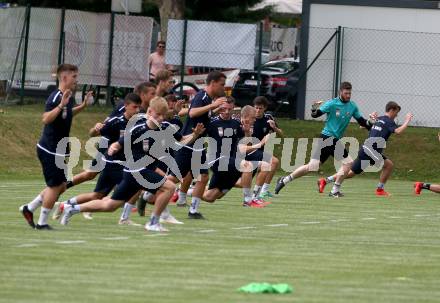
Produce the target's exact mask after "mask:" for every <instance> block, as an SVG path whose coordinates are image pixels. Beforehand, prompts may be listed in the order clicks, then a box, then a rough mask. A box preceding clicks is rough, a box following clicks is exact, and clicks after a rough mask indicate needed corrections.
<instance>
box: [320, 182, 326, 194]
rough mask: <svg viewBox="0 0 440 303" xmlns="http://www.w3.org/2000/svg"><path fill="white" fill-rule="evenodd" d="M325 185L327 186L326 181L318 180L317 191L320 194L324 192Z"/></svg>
mask: <svg viewBox="0 0 440 303" xmlns="http://www.w3.org/2000/svg"><path fill="white" fill-rule="evenodd" d="M326 185H327V181H326V180H325V179H324V178H321V179H319V180H318V191H319V193H320V194H322V193H323V192H324V189H325V186H326Z"/></svg>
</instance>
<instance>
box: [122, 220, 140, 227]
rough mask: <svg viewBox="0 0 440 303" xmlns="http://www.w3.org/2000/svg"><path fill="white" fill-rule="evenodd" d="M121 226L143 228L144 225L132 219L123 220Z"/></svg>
mask: <svg viewBox="0 0 440 303" xmlns="http://www.w3.org/2000/svg"><path fill="white" fill-rule="evenodd" d="M118 224H119V225H131V226H142V224H138V223H135V222H133V221H131V220H130V219H121V220H119V222H118Z"/></svg>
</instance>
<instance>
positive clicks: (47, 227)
mask: <svg viewBox="0 0 440 303" xmlns="http://www.w3.org/2000/svg"><path fill="white" fill-rule="evenodd" d="M35 229H38V230H53V227H52V226H50V225H49V224H43V225H40V224H37V225H35Z"/></svg>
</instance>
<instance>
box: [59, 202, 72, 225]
mask: <svg viewBox="0 0 440 303" xmlns="http://www.w3.org/2000/svg"><path fill="white" fill-rule="evenodd" d="M72 216H73V207H72V205H70V204H66V205H64V211H63V216H62V217H61V220H60V224H61V225H67V224H69V221H70V218H72Z"/></svg>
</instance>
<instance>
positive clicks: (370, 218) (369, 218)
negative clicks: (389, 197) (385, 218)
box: [361, 217, 376, 221]
mask: <svg viewBox="0 0 440 303" xmlns="http://www.w3.org/2000/svg"><path fill="white" fill-rule="evenodd" d="M361 220H364V221H366V220H376V218H372V217H368V218H362V219H361Z"/></svg>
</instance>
